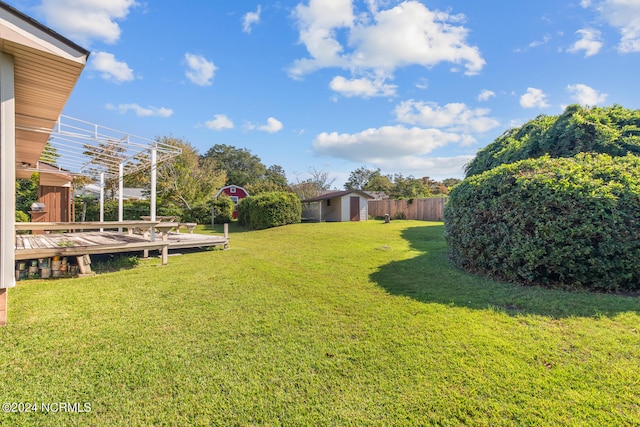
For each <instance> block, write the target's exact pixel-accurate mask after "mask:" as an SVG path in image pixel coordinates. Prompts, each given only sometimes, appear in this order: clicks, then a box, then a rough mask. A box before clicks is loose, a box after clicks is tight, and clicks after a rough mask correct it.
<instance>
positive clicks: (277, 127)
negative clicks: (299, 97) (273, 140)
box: [244, 117, 284, 133]
mask: <svg viewBox="0 0 640 427" xmlns="http://www.w3.org/2000/svg"><path fill="white" fill-rule="evenodd" d="M244 128H245V129H247V130H256V129H257V130H261V131H264V132H269V133H276V132H279V131H281V130H282V128H284V125H283V124H282V122H281V121H280V120H278V119H276V118H274V117H269V118H268V119H267V123H266V124H264V125H256V124H254V123H246V124H245V125H244Z"/></svg>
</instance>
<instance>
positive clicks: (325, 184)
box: [289, 167, 336, 200]
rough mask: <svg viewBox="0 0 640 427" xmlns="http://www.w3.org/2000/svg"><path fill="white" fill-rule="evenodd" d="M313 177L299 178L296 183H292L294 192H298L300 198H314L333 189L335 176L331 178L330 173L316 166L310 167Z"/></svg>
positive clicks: (291, 187) (291, 186)
mask: <svg viewBox="0 0 640 427" xmlns="http://www.w3.org/2000/svg"><path fill="white" fill-rule="evenodd" d="M309 174H310V175H311V178H308V179H306V180H304V181H300V180H298V182H297V183H296V184H291V185H290V187H289V188H290V189H291V191H292V192H293V193H295V194H297V195H298V197H299V198H300V200H305V199H312V198H314V197H318V196H320V195H321V194H322V193H324V192H326V191H328V190H330V189H331V186H332V185H333V183H334V182H335V180H336V179H335V178H329V173H328V172H325V171H323V170H322V169H320V170H318V169H316V168H315V167H314V168H311V169H309Z"/></svg>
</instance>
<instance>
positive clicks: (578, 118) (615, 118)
mask: <svg viewBox="0 0 640 427" xmlns="http://www.w3.org/2000/svg"><path fill="white" fill-rule="evenodd" d="M584 152H590V153H603V154H610V155H611V156H624V155H626V154H627V153H631V154H636V155H640V110H629V109H626V108H623V107H621V106H619V105H613V106H610V107H592V108H587V107H582V106H580V105H569V106H568V107H567V108H566V109H565V111H564V113H562V114H561V115H559V116H545V115H541V116H538V117H537V118H535V119H534V120H531V121H529V122H527V123H525V124H524V125H522V126H521V127H519V128H514V129H510V130H508V131H507V132H505V133H504V134H503V135H502V136H500V137H498V138H497V139H496V140H495V141H493V142H492V143H491V144H489V145H487V146H486V147H484V148H483V149H482V150H480V151H478V155H477V156H476V157H475V158H474V159H473V160H472V161H471V162H470V163H469V164H468V165H467V167H466V173H467V176H471V175H477V174H480V173H482V172H484V171H487V170H490V169H492V168H494V167H496V166H499V165H502V164H507V163H513V162H516V161H519V160H525V159H530V158H537V157H541V156H544V155H549V156H551V157H572V156H575V155H576V154H578V153H584Z"/></svg>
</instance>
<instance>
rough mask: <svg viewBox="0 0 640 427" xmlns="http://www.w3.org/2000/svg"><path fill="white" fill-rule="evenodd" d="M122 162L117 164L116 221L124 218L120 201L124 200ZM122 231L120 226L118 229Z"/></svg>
mask: <svg viewBox="0 0 640 427" xmlns="http://www.w3.org/2000/svg"><path fill="white" fill-rule="evenodd" d="M123 192H124V163H120V164H119V165H118V221H123V220H124V208H123V206H122V202H123V200H124V195H123V194H122V193H123ZM118 231H120V232H121V233H122V228H121V229H119V230H118Z"/></svg>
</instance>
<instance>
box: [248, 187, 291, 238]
mask: <svg viewBox="0 0 640 427" xmlns="http://www.w3.org/2000/svg"><path fill="white" fill-rule="evenodd" d="M301 221H302V205H301V204H300V199H299V198H298V196H296V195H295V194H293V193H287V192H273V193H263V194H259V195H257V196H249V197H245V198H244V199H242V200H241V201H240V203H239V204H238V222H239V223H240V225H242V226H244V227H248V228H251V229H254V230H262V229H265V228H271V227H278V226H281V225H286V224H294V223H298V222H301Z"/></svg>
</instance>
